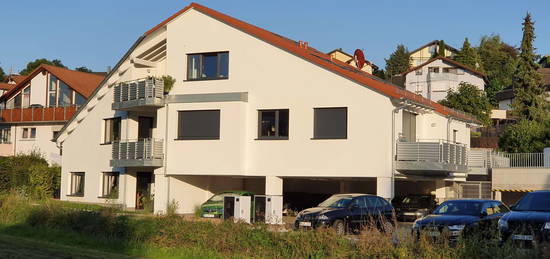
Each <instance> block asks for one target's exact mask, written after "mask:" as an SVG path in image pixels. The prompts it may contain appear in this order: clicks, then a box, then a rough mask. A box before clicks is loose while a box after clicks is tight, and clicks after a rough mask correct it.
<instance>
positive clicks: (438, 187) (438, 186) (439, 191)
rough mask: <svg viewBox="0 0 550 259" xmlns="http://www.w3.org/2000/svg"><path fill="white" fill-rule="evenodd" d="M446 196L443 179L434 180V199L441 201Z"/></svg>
mask: <svg viewBox="0 0 550 259" xmlns="http://www.w3.org/2000/svg"><path fill="white" fill-rule="evenodd" d="M446 198H447V190H446V187H445V181H444V180H437V181H435V199H436V200H437V202H439V203H441V202H443V201H445V199H446Z"/></svg>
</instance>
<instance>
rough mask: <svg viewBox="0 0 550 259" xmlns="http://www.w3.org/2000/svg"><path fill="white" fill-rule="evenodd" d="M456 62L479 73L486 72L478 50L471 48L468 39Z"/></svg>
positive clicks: (457, 55)
mask: <svg viewBox="0 0 550 259" xmlns="http://www.w3.org/2000/svg"><path fill="white" fill-rule="evenodd" d="M454 60H455V61H457V62H459V63H461V64H464V65H466V66H469V67H471V68H473V69H476V70H477V71H480V72H484V71H483V66H482V65H481V59H480V58H479V55H478V54H477V50H476V49H475V48H472V47H471V45H470V42H469V41H468V38H465V39H464V43H463V44H462V49H461V50H460V51H459V52H458V53H457V54H456V56H455V57H454Z"/></svg>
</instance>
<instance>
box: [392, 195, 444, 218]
mask: <svg viewBox="0 0 550 259" xmlns="http://www.w3.org/2000/svg"><path fill="white" fill-rule="evenodd" d="M392 205H393V207H394V208H395V215H396V217H397V220H399V221H414V220H416V219H418V218H422V217H424V216H426V215H428V214H430V213H431V212H432V211H433V210H434V209H435V208H436V207H437V202H436V201H435V197H434V196H433V195H419V194H410V195H406V196H400V197H396V198H394V199H393V200H392Z"/></svg>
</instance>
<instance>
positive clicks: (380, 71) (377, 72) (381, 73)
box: [372, 67, 386, 79]
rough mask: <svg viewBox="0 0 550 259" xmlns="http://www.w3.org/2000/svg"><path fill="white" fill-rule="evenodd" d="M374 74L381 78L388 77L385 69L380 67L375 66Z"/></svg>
mask: <svg viewBox="0 0 550 259" xmlns="http://www.w3.org/2000/svg"><path fill="white" fill-rule="evenodd" d="M372 75H374V76H377V77H378V78H380V79H386V75H385V72H384V69H379V68H376V67H375V68H373V69H372Z"/></svg>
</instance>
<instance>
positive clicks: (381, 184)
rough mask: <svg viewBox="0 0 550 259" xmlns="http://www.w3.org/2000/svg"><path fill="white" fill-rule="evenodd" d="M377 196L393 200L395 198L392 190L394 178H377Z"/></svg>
mask: <svg viewBox="0 0 550 259" xmlns="http://www.w3.org/2000/svg"><path fill="white" fill-rule="evenodd" d="M376 195H378V196H380V197H382V198H384V199H387V200H391V199H393V197H394V195H395V194H394V193H393V190H392V178H391V177H378V178H376Z"/></svg>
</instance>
